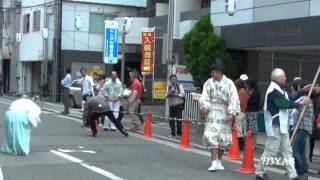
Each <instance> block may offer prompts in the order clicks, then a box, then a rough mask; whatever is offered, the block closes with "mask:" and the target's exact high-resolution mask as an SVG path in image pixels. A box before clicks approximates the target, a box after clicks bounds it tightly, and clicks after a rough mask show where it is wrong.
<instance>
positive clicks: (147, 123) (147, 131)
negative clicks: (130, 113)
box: [142, 111, 152, 138]
mask: <svg viewBox="0 0 320 180" xmlns="http://www.w3.org/2000/svg"><path fill="white" fill-rule="evenodd" d="M151 121H152V114H151V112H150V111H149V112H148V113H147V118H146V121H145V125H144V131H143V135H142V136H143V137H144V138H151V137H152V127H151Z"/></svg>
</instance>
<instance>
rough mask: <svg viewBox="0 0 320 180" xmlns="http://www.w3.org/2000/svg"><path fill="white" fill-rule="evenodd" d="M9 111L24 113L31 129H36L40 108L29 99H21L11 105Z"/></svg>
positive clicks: (39, 120)
mask: <svg viewBox="0 0 320 180" xmlns="http://www.w3.org/2000/svg"><path fill="white" fill-rule="evenodd" d="M9 110H17V111H24V112H26V113H27V116H28V120H29V122H30V123H31V124H32V126H33V127H37V126H38V123H40V122H41V119H40V117H39V116H40V114H41V108H40V107H39V106H38V105H37V104H36V103H34V102H33V101H31V100H30V99H26V98H21V99H18V100H15V101H13V102H12V103H11V105H10V107H9Z"/></svg>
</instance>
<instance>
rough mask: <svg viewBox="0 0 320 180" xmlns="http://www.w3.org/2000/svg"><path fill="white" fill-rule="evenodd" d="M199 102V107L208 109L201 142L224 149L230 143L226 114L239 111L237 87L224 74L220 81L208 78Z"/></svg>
mask: <svg viewBox="0 0 320 180" xmlns="http://www.w3.org/2000/svg"><path fill="white" fill-rule="evenodd" d="M199 103H200V107H201V108H208V109H209V113H208V115H207V122H206V125H205V130H204V134H203V143H204V144H205V145H206V146H208V148H209V149H211V148H219V149H226V148H227V147H228V146H229V145H231V143H232V133H231V125H232V122H231V121H230V120H227V114H228V113H229V114H232V115H234V116H235V115H237V114H238V113H240V101H239V96H238V92H237V88H236V87H235V85H234V83H233V82H232V80H230V79H229V78H227V77H226V76H223V78H222V79H221V80H220V81H217V80H214V79H213V78H210V79H209V80H207V81H206V82H205V84H204V86H203V91H202V95H201V98H200V100H199Z"/></svg>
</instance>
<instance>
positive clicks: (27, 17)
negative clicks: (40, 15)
mask: <svg viewBox="0 0 320 180" xmlns="http://www.w3.org/2000/svg"><path fill="white" fill-rule="evenodd" d="M29 31H30V14H25V15H23V33H24V34H25V33H28V32H29Z"/></svg>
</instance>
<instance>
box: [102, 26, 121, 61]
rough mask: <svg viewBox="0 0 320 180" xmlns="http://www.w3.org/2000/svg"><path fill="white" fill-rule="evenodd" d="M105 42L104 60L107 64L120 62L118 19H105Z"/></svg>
mask: <svg viewBox="0 0 320 180" xmlns="http://www.w3.org/2000/svg"><path fill="white" fill-rule="evenodd" d="M104 25H105V30H104V35H105V43H104V51H103V61H104V63H106V64H117V63H118V21H113V20H105V21H104Z"/></svg>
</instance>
